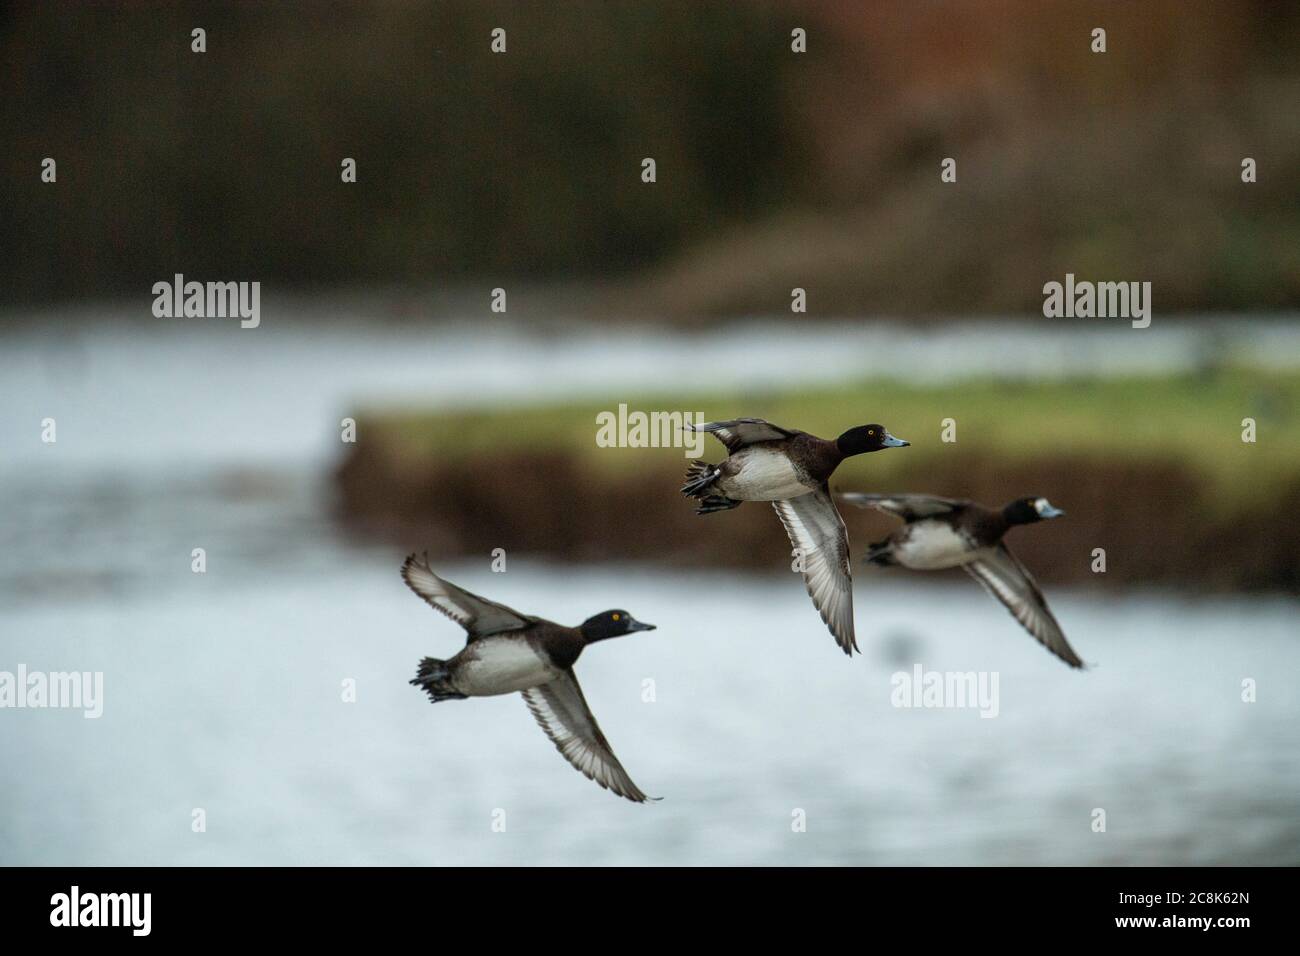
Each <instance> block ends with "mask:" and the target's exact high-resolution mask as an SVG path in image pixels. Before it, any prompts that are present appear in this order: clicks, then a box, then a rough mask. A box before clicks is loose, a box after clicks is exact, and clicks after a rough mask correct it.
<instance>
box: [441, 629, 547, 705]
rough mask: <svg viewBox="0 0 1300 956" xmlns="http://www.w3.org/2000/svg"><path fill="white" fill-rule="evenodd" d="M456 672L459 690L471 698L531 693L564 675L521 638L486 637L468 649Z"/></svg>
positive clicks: (508, 636) (505, 636) (504, 636)
mask: <svg viewBox="0 0 1300 956" xmlns="http://www.w3.org/2000/svg"><path fill="white" fill-rule="evenodd" d="M463 653H464V657H463V658H462V659H461V661H460V665H459V666H458V667H457V668H456V678H455V681H456V688H457V689H458V690H459V691H460V692H461V693H462V694H468V695H469V696H471V697H490V696H493V695H495V694H510V693H513V692H515V691H517V690H527V689H528V688H529V687H536V686H537V685H538V684H545V683H546V682H547V681H551V680H554V679H555V678H556V677H558V676H559V675H560V673H561V671H560V670H559V669H558V668H556V667H555V665H554V664H552V663H550V661H548V660H547V659H546V658H544V657H543V656H542V655H541V654H539V653H538V652H537V651H536V650H535V649H534V648H533V645H532V642H531V641H528V640H521V639H520V638H519V637H518V636H510V635H504V634H503V635H501V636H499V637H484V638H480V639H479V640H477V641H474V642H473V643H472V644H470V645H469V646H468V647H466V648H465V651H464V652H463Z"/></svg>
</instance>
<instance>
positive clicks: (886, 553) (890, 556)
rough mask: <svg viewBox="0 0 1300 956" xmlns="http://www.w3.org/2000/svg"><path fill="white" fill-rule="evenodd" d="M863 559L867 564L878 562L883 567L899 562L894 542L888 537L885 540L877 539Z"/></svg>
mask: <svg viewBox="0 0 1300 956" xmlns="http://www.w3.org/2000/svg"><path fill="white" fill-rule="evenodd" d="M862 560H863V562H864V563H866V564H877V565H879V566H880V567H882V568H888V567H890V566H892V565H895V564H897V563H898V561H897V560H896V559H895V558H894V542H892V541H890V540H889V539H888V538H886V539H885V540H884V541H877V542H876V543H875V544H873V545H872V546H871V547H869V548H867V553H866V555H864V556H863V558H862Z"/></svg>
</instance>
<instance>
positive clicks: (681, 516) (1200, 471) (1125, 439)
mask: <svg viewBox="0 0 1300 956" xmlns="http://www.w3.org/2000/svg"><path fill="white" fill-rule="evenodd" d="M619 402H626V403H627V405H628V406H629V408H630V409H632V410H643V411H655V410H673V411H682V412H691V413H694V412H699V413H702V414H703V415H704V416H705V417H706V418H709V419H713V418H727V417H733V416H736V415H753V416H759V417H763V418H768V419H770V420H772V421H775V422H777V423H780V424H784V425H788V426H791V427H801V428H804V429H805V430H808V431H812V432H815V433H818V434H822V435H827V436H830V435H835V434H837V433H838V432H839V431H841V430H843V429H844V428H846V427H848V426H850V425H853V424H858V423H862V422H866V421H880V422H883V423H884V424H886V425H887V426H888V427H889V428H890V429H891V430H892V431H893V432H894V433H895V434H898V435H902V436H904V437H906V438H908V439H910V440H911V441H912V442H913V447H911V448H908V449H905V450H900V451H890V452H885V453H881V454H876V455H871V456H867V457H864V458H858V459H853V460H851V461H849V462H847V463H846V464H845V465H844V466H842V468H841V469H840V471H839V472H838V473H837V475H836V479H835V481H834V483H833V484H834V485H835V486H836V487H837V488H838V489H840V490H892V491H898V490H911V491H925V492H931V493H935V494H945V495H955V496H963V497H974V498H977V499H980V500H987V501H1004V500H1006V499H1009V498H1011V497H1014V496H1017V495H1020V494H1029V493H1034V494H1046V495H1048V496H1049V497H1051V498H1052V499H1053V501H1057V502H1058V503H1060V504H1061V505H1062V506H1063V507H1065V508H1066V509H1067V510H1068V511H1069V513H1070V517H1069V519H1068V521H1064V522H1057V523H1055V524H1054V525H1053V526H1051V527H1050V529H1048V528H1043V529H1026V530H1025V531H1024V532H1020V533H1019V534H1018V538H1019V539H1020V543H1019V545H1018V546H1019V547H1021V550H1023V551H1024V552H1025V554H1026V557H1027V558H1031V557H1032V558H1034V559H1035V560H1036V566H1037V567H1040V568H1041V569H1042V574H1043V576H1044V577H1045V578H1048V579H1058V580H1089V579H1090V578H1091V577H1092V575H1091V572H1090V570H1089V565H1090V560H1089V559H1090V555H1091V552H1092V549H1093V548H1096V547H1103V548H1106V549H1107V556H1108V566H1109V568H1108V572H1107V573H1108V574H1109V575H1111V576H1112V579H1113V578H1119V579H1122V580H1124V581H1128V582H1134V583H1137V582H1147V583H1154V582H1158V583H1167V584H1174V585H1185V586H1189V587H1201V586H1206V587H1214V588H1237V587H1242V588H1278V589H1288V590H1293V589H1298V588H1300V581H1298V580H1297V569H1296V555H1297V554H1300V531H1295V530H1292V529H1291V527H1289V526H1292V525H1296V524H1297V523H1296V522H1294V521H1291V520H1289V518H1288V517H1287V516H1288V515H1290V514H1292V513H1294V512H1295V510H1296V508H1297V506H1298V505H1300V376H1298V375H1295V374H1290V373H1272V372H1260V371H1255V370H1244V369H1223V370H1219V371H1216V372H1211V373H1206V374H1203V375H1188V376H1178V377H1162V378H1130V379H1106V380H1093V379H1086V380H1067V381H1059V382H1045V383H1008V382H1005V381H982V382H965V383H961V384H954V385H945V386H935V387H918V386H914V385H908V384H905V383H899V382H890V381H881V380H877V381H866V380H864V381H860V382H855V383H852V384H847V385H840V386H835V387H828V388H815V389H807V390H802V391H799V392H791V391H781V392H772V393H767V394H764V393H759V392H750V393H745V394H740V393H734V394H723V393H713V394H710V393H707V392H704V391H696V392H684V393H682V394H680V395H673V396H671V397H665V396H664V395H653V394H646V395H642V396H635V395H630V396H626V397H616V398H612V399H610V400H607V401H604V402H601V401H595V400H593V401H576V402H571V403H566V404H560V405H547V406H539V407H525V408H512V409H509V410H508V411H504V410H475V411H460V412H448V413H437V414H432V413H428V412H422V411H418V410H400V409H389V410H384V411H373V412H370V413H363V414H362V415H361V416H360V417H359V419H358V421H359V440H358V442H357V444H355V445H353V446H350V449H351V450H350V454H349V456H348V458H347V459H346V460H345V462H344V463H343V465H342V467H341V468H340V471H339V488H340V514H341V516H342V517H343V519H344V520H345V521H348V522H349V523H352V524H354V525H356V526H358V527H365V528H370V529H372V530H376V531H379V532H381V533H385V534H391V535H396V536H397V537H399V538H401V539H402V540H404V541H409V542H410V543H411V544H412V545H413V546H414V545H421V546H426V545H427V544H429V543H433V544H434V545H435V546H437V547H441V548H445V549H448V550H451V551H453V552H463V553H477V552H485V551H488V550H490V549H491V548H494V547H504V548H506V549H507V550H511V549H512V548H513V549H515V550H518V551H526V552H535V553H542V554H547V555H550V556H555V557H560V558H576V559H601V558H624V559H626V558H632V559H663V560H669V561H674V562H683V563H688V564H689V563H696V562H699V563H709V564H717V563H723V564H728V565H731V564H734V565H737V566H750V567H773V568H776V567H778V566H780V565H781V563H782V561H783V558H784V556H785V554H786V552H787V551H788V548H787V547H785V546H784V542H783V538H782V536H781V532H780V530H779V528H778V527H777V526H776V522H775V520H774V519H772V517H771V515H770V514H763V515H761V516H760V515H757V514H755V513H754V512H756V511H758V510H759V507H758V506H753V505H751V506H747V507H746V508H745V509H742V510H738V511H737V512H734V513H732V514H729V515H725V516H714V517H711V518H708V519H701V518H697V517H695V516H694V515H693V514H692V513H691V509H690V507H689V505H688V504H687V503H686V502H685V501H684V500H682V499H681V497H680V496H679V495H678V493H677V487H678V486H679V484H680V481H679V479H680V477H681V473H682V472H683V470H684V467H685V464H686V459H685V455H684V452H683V450H682V449H674V448H649V449H646V448H601V447H599V446H598V445H597V443H596V432H597V418H596V416H597V414H598V413H600V412H602V411H614V410H616V408H617V404H618V403H619ZM1248 417H1249V418H1253V419H1255V421H1256V423H1257V429H1258V440H1257V441H1256V442H1255V443H1245V442H1243V441H1242V440H1241V433H1242V425H1241V421H1242V419H1243V418H1248ZM948 418H951V419H953V420H954V421H955V423H956V439H957V440H956V441H955V442H951V443H947V442H944V441H942V440H941V437H940V433H941V429H942V427H943V420H944V419H948ZM719 452H720V446H719V445H718V444H717V443H716V442H714V441H713V440H712V439H710V440H709V442H708V443H706V444H705V445H704V456H705V458H706V459H716V458H718V457H719ZM764 510H765V509H764ZM706 520H707V525H706V524H705V522H706ZM846 520H847V521H848V522H849V525H850V532H851V535H852V539H853V544H854V546H855V550H857V551H859V552H860V551H861V550H862V547H863V545H865V543H866V542H867V541H868V540H869V539H870V538H872V537H875V536H877V535H879V534H881V533H884V532H885V531H886V530H887V529H888V527H889V524H888V522H887V521H884V520H883V519H881V518H879V517H878V516H875V515H869V514H865V513H857V512H855V513H852V514H846Z"/></svg>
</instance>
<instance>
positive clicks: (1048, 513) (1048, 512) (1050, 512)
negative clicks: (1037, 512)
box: [1042, 505, 1065, 518]
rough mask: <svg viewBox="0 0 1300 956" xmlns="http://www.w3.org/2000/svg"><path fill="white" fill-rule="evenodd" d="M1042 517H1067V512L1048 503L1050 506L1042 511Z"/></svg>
mask: <svg viewBox="0 0 1300 956" xmlns="http://www.w3.org/2000/svg"><path fill="white" fill-rule="evenodd" d="M1042 517H1044V518H1063V517H1065V512H1064V511H1062V510H1061V509H1060V508H1054V507H1052V506H1051V505H1048V506H1047V507H1046V508H1044V509H1043V511H1042Z"/></svg>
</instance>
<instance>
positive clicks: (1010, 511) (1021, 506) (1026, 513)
mask: <svg viewBox="0 0 1300 956" xmlns="http://www.w3.org/2000/svg"><path fill="white" fill-rule="evenodd" d="M1064 514H1065V512H1064V511H1062V510H1061V509H1060V508H1055V507H1053V506H1052V503H1051V502H1050V501H1048V500H1047V499H1046V498H1041V497H1030V498H1017V499H1016V500H1015V501H1013V502H1011V503H1010V504H1009V505H1007V506H1006V507H1005V508H1003V509H1002V517H1004V518H1006V519H1007V524H1033V523H1034V522H1035V521H1044V520H1046V519H1047V518H1059V517H1061V516H1062V515H1064Z"/></svg>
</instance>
